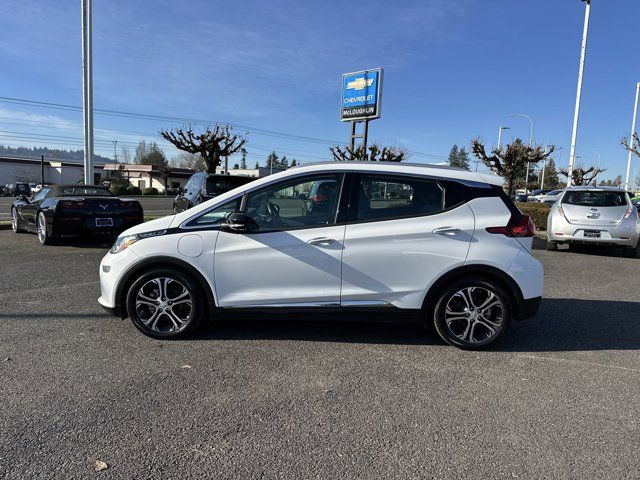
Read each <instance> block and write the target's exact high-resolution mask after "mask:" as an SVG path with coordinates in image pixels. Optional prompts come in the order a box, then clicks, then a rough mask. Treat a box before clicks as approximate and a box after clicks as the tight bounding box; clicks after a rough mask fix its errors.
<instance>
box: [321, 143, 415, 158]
mask: <svg viewBox="0 0 640 480" xmlns="http://www.w3.org/2000/svg"><path fill="white" fill-rule="evenodd" d="M329 150H331V154H332V155H333V159H334V160H336V161H339V162H343V161H351V160H361V161H369V162H377V161H379V162H402V161H403V160H406V159H407V158H409V156H410V154H409V152H408V150H407V149H406V148H404V147H398V146H396V145H392V146H391V147H383V148H382V149H381V148H380V146H379V145H377V144H375V143H374V144H373V145H371V146H370V147H369V148H367V149H366V150H365V148H364V145H360V146H359V147H356V148H353V149H352V148H351V147H340V146H338V145H335V146H333V147H329Z"/></svg>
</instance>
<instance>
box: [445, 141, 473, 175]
mask: <svg viewBox="0 0 640 480" xmlns="http://www.w3.org/2000/svg"><path fill="white" fill-rule="evenodd" d="M449 165H451V166H452V167H457V168H463V169H464V170H470V167H469V152H467V149H466V148H464V147H462V148H458V145H454V146H453V147H451V151H450V152H449Z"/></svg>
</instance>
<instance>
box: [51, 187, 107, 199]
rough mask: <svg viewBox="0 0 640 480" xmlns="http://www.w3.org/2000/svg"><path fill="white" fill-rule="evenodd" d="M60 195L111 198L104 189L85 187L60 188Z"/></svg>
mask: <svg viewBox="0 0 640 480" xmlns="http://www.w3.org/2000/svg"><path fill="white" fill-rule="evenodd" d="M60 195H83V196H100V197H113V194H112V193H111V192H110V191H109V190H107V188H106V187H92V186H85V185H77V186H76V185H74V186H70V187H60Z"/></svg>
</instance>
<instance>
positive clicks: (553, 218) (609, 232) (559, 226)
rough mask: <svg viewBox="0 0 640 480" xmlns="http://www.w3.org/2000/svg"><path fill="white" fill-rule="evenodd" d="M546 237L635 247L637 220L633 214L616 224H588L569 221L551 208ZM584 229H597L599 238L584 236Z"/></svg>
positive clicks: (567, 241) (552, 240)
mask: <svg viewBox="0 0 640 480" xmlns="http://www.w3.org/2000/svg"><path fill="white" fill-rule="evenodd" d="M549 220H550V221H549V224H548V226H547V239H548V240H549V241H551V242H562V243H584V244H591V245H598V244H600V245H620V246H625V247H635V246H636V244H637V243H638V221H637V218H635V215H633V216H632V217H630V218H627V219H624V220H622V221H621V222H620V223H618V224H617V225H589V224H585V223H569V222H568V221H567V220H566V218H564V216H562V215H560V214H559V213H558V212H557V211H555V209H553V210H551V214H550V217H549ZM585 230H597V231H599V232H600V237H599V238H593V237H587V236H585V233H584V232H585Z"/></svg>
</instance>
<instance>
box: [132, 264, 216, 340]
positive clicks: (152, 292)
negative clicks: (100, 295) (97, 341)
mask: <svg viewBox="0 0 640 480" xmlns="http://www.w3.org/2000/svg"><path fill="white" fill-rule="evenodd" d="M157 279H168V280H169V282H167V283H164V282H163V281H162V280H160V283H159V284H158V283H157ZM163 283H164V287H162V286H161V285H162V284H163ZM180 286H182V287H183V288H184V289H185V291H187V293H188V295H189V296H190V300H191V303H190V309H187V308H186V304H185V303H184V302H183V301H177V302H175V303H176V305H172V303H171V300H172V299H176V298H181V297H179V296H178V295H180V294H181V293H182V290H181V289H180V288H179V287H180ZM163 291H164V294H165V296H163ZM140 295H142V296H140ZM145 297H146V298H149V299H151V300H155V305H153V306H152V305H148V304H147V303H148V302H147V301H146V300H145ZM156 297H157V300H156ZM140 302H143V303H142V304H141V303H140ZM178 304H180V305H178ZM126 305H127V312H128V314H129V318H130V319H131V321H132V322H133V324H134V325H135V327H136V328H137V329H138V330H140V331H141V332H142V333H144V334H145V335H147V336H148V337H151V338H157V339H176V338H184V337H187V336H189V335H190V334H192V333H193V332H194V331H196V330H197V328H198V327H199V326H200V324H201V323H202V319H203V318H204V313H205V308H206V296H205V294H204V293H203V292H202V288H201V287H200V284H199V283H198V282H197V281H196V280H195V279H194V278H193V277H192V276H191V275H190V274H187V273H185V272H183V271H182V270H179V269H174V268H169V267H167V268H157V269H153V270H149V271H146V272H144V273H143V274H141V275H140V276H139V277H138V278H136V279H135V280H134V282H133V283H132V284H131V286H130V287H129V290H128V292H127V301H126ZM178 307H179V308H178ZM174 308H176V310H174ZM154 309H155V310H154ZM154 315H157V318H156V317H154ZM176 319H180V320H184V321H181V322H176V321H175V320H176Z"/></svg>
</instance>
